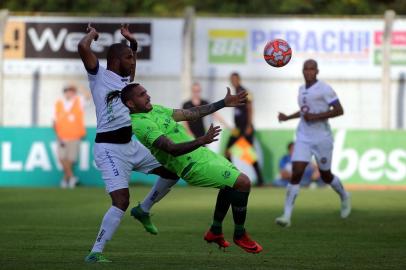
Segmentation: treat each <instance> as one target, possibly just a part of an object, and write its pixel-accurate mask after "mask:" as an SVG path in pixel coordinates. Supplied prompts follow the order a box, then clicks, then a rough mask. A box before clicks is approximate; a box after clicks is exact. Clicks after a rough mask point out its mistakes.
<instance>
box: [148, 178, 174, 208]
mask: <svg viewBox="0 0 406 270" xmlns="http://www.w3.org/2000/svg"><path fill="white" fill-rule="evenodd" d="M177 182H178V181H177V180H171V179H165V178H162V177H159V178H158V180H157V181H156V182H155V184H154V186H153V187H152V188H151V191H150V192H149V193H148V194H147V196H145V198H144V201H142V202H141V204H140V206H141V209H142V211H144V212H146V213H149V210H151V208H152V206H153V205H154V204H155V203H157V202H159V201H160V200H161V199H162V198H163V197H165V195H166V194H168V192H169V191H171V187H172V186H173V185H175V184H176V183H177Z"/></svg>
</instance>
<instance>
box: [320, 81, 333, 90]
mask: <svg viewBox="0 0 406 270" xmlns="http://www.w3.org/2000/svg"><path fill="white" fill-rule="evenodd" d="M317 83H318V87H319V88H320V89H322V90H328V91H329V90H332V89H333V88H332V87H331V85H329V84H328V83H326V82H325V81H320V80H319V81H318V82H317Z"/></svg>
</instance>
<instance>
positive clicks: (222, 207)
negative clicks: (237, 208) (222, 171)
mask: <svg viewBox="0 0 406 270" xmlns="http://www.w3.org/2000/svg"><path fill="white" fill-rule="evenodd" d="M228 193H229V191H228V190H227V188H224V189H220V190H219V193H218V194H217V201H216V208H215V210H214V215H213V224H212V225H211V227H210V231H212V233H214V234H221V233H222V224H223V220H224V217H225V216H226V215H227V212H228V208H230V199H229V197H228Z"/></svg>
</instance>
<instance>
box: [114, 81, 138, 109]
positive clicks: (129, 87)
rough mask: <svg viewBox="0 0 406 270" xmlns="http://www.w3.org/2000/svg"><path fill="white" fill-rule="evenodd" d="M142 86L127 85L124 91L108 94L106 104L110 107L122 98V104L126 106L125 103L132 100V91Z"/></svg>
mask: <svg viewBox="0 0 406 270" xmlns="http://www.w3.org/2000/svg"><path fill="white" fill-rule="evenodd" d="M138 85H140V84H139V83H130V84H127V85H126V86H125V87H124V88H123V89H121V91H120V90H114V91H111V92H109V93H108V94H107V96H106V104H107V105H109V104H110V103H111V102H113V101H114V100H116V99H118V98H120V99H121V102H122V103H123V104H124V105H126V104H125V103H126V102H127V101H128V100H129V99H130V98H131V90H132V89H133V88H135V87H137V86H138Z"/></svg>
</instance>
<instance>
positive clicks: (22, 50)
mask: <svg viewBox="0 0 406 270" xmlns="http://www.w3.org/2000/svg"><path fill="white" fill-rule="evenodd" d="M93 26H94V27H95V28H96V29H97V31H98V33H99V39H98V40H97V41H96V42H93V43H92V50H93V52H94V53H95V54H96V56H97V57H98V58H100V59H105V58H106V55H107V49H108V48H109V46H110V45H111V44H113V43H120V42H123V43H125V42H126V40H125V39H124V37H123V36H122V35H121V33H120V29H119V28H118V26H119V25H118V24H117V23H94V24H93ZM131 28H132V29H134V30H135V31H136V32H135V33H134V37H135V38H136V39H137V42H138V53H137V57H138V59H139V60H149V59H151V46H152V36H151V23H133V24H132V25H131ZM85 29H86V24H85V23H73V22H72V23H32V22H15V21H10V22H8V23H7V24H6V29H5V42H4V43H5V45H4V55H5V58H6V59H21V58H42V59H44V58H52V59H55V58H65V59H66V58H67V59H77V58H78V53H77V45H78V43H79V41H80V40H81V39H82V37H83V36H84V35H85Z"/></svg>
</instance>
